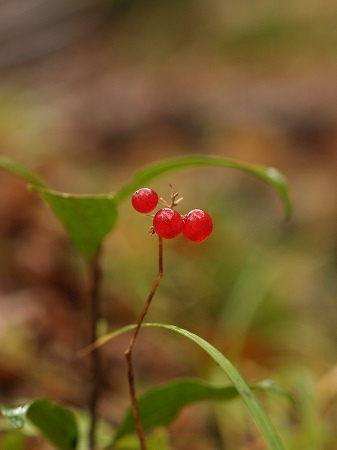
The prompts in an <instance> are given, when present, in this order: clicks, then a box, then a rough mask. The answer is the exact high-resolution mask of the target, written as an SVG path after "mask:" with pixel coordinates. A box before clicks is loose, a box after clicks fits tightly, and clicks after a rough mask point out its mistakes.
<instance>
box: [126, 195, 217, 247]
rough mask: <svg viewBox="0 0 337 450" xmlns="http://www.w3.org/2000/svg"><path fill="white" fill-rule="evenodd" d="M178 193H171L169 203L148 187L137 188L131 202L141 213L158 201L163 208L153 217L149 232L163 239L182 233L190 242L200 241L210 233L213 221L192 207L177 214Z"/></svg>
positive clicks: (152, 207)
mask: <svg viewBox="0 0 337 450" xmlns="http://www.w3.org/2000/svg"><path fill="white" fill-rule="evenodd" d="M177 196H178V194H173V193H172V195H171V204H167V203H166V202H165V201H164V200H162V199H159V197H158V194H157V193H156V192H155V191H154V190H153V189H150V188H141V189H138V190H137V191H136V192H135V193H134V194H133V196H132V199H131V203H132V206H133V207H134V209H135V210H136V211H138V212H140V213H142V214H148V213H150V212H151V211H153V210H154V209H155V208H156V207H157V205H158V203H159V201H161V203H163V204H164V206H165V207H164V208H161V209H159V210H158V211H157V212H156V214H155V215H154V216H152V217H153V225H152V227H151V228H150V230H151V233H157V234H158V236H160V237H161V238H164V239H172V238H174V237H176V236H178V235H179V234H180V233H182V234H183V235H184V236H185V237H186V238H187V239H189V240H190V241H192V242H202V241H204V240H205V239H206V238H208V236H209V235H210V234H211V233H212V230H213V222H212V218H211V216H210V215H209V214H208V213H207V212H206V211H203V210H202V209H192V211H190V212H189V213H187V214H185V215H181V214H179V213H178V212H177V211H176V210H175V209H174V207H175V206H177V204H178V203H179V201H180V200H182V199H181V198H180V199H177Z"/></svg>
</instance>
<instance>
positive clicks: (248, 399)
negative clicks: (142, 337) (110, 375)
mask: <svg viewBox="0 0 337 450" xmlns="http://www.w3.org/2000/svg"><path fill="white" fill-rule="evenodd" d="M142 326H143V327H159V328H165V329H167V330H170V331H173V332H175V333H178V334H180V335H182V336H185V337H187V338H188V339H190V340H191V341H193V342H195V343H196V344H197V345H198V346H199V347H201V348H202V349H203V350H204V351H206V352H207V353H208V354H209V355H210V356H211V357H212V358H213V360H214V361H215V362H216V363H217V364H218V365H219V366H220V367H221V368H222V369H223V371H224V372H225V373H226V375H227V377H228V378H229V379H230V381H231V382H232V383H233V386H234V387H235V389H236V390H237V392H238V393H239V395H240V396H241V398H242V399H243V400H244V402H245V403H246V405H247V407H248V409H249V411H250V412H251V414H252V416H253V418H254V420H255V422H256V424H257V426H258V427H259V429H260V431H261V433H262V435H263V436H264V438H265V440H266V442H267V444H268V446H269V448H270V450H285V447H284V445H283V444H282V441H281V440H280V437H279V435H278V433H277V431H276V430H275V428H274V426H273V424H272V423H271V422H270V420H269V418H268V417H267V415H266V413H265V411H264V409H263V407H262V406H261V404H260V403H259V401H258V400H257V398H256V396H255V395H254V393H253V392H252V390H251V388H250V387H249V386H248V384H247V383H246V382H245V380H244V379H243V378H242V376H241V375H240V373H239V372H238V371H237V369H236V368H235V367H234V366H233V365H232V364H231V362H230V361H229V360H228V359H227V358H226V357H225V356H224V355H223V354H222V353H220V352H219V351H218V350H217V349H216V348H215V347H213V346H212V345H211V344H210V343H209V342H207V341H205V340H204V339H202V338H201V337H199V336H197V335H196V334H193V333H191V332H190V331H187V330H185V329H183V328H179V327H177V326H175V325H168V324H160V323H144V324H143V325H142ZM134 328H135V325H129V326H126V327H123V328H120V329H118V330H115V331H113V332H112V333H108V334H106V335H104V336H102V338H100V339H99V340H98V341H96V343H95V346H94V348H97V347H99V346H101V345H103V344H104V343H105V342H107V341H109V340H110V339H112V338H114V337H116V336H118V335H120V334H122V333H125V332H126V331H129V330H131V329H134ZM92 349H93V347H90V348H87V350H92Z"/></svg>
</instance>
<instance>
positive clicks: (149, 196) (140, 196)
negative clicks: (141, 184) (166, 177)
mask: <svg viewBox="0 0 337 450" xmlns="http://www.w3.org/2000/svg"><path fill="white" fill-rule="evenodd" d="M158 200H159V199H158V194H157V192H155V191H154V190H153V189H150V188H141V189H138V191H136V192H135V193H134V194H133V196H132V198H131V203H132V206H133V207H134V209H135V210H136V211H138V212H140V213H143V214H147V213H149V212H151V211H153V210H154V208H155V207H156V206H157V205H158Z"/></svg>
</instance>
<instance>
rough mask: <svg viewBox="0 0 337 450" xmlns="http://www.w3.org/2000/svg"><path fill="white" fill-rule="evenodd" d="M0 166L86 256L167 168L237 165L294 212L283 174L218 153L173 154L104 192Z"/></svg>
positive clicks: (3, 161)
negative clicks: (86, 191) (53, 184)
mask: <svg viewBox="0 0 337 450" xmlns="http://www.w3.org/2000/svg"><path fill="white" fill-rule="evenodd" d="M0 167H1V168H2V169H5V170H7V171H9V172H11V173H13V174H15V175H17V176H19V177H20V178H22V179H23V180H24V181H27V182H28V183H30V187H31V189H32V190H34V191H36V192H38V193H39V195H40V196H41V197H42V199H43V200H44V201H45V202H46V203H47V204H48V205H49V206H50V207H51V209H52V210H53V212H54V214H55V215H56V217H57V218H58V219H59V220H60V221H61V223H62V224H63V226H64V227H65V228H66V230H67V231H68V233H69V236H70V237H71V239H72V240H73V242H74V244H75V245H76V246H77V248H78V250H79V251H80V252H81V253H82V255H83V256H84V257H85V258H86V259H89V260H90V259H92V258H93V257H94V256H95V254H96V252H97V251H98V249H99V247H100V246H101V243H102V241H103V238H104V237H105V236H106V235H107V234H108V233H109V232H110V231H111V230H112V229H113V228H114V226H115V225H116V223H117V216H118V205H119V204H120V203H121V202H122V201H125V200H126V199H128V198H129V197H130V196H131V194H132V193H133V192H134V191H135V190H136V189H138V188H139V187H141V186H143V185H145V184H146V183H148V182H149V181H151V180H153V179H154V178H156V177H158V176H160V175H163V174H165V173H167V172H170V171H174V170H178V169H184V168H185V169H188V168H193V167H219V168H225V169H235V170H238V171H240V172H245V173H248V174H250V175H253V176H255V177H257V178H259V179H260V180H262V181H264V182H266V183H267V184H269V185H270V186H272V187H273V188H274V189H275V190H276V192H277V193H278V195H279V196H280V198H281V200H282V202H283V206H284V209H285V213H286V216H287V217H288V216H289V215H290V213H291V203H290V199H289V193H288V188H287V183H286V180H285V178H284V177H283V175H282V174H281V173H280V172H278V171H277V170H276V169H274V168H272V167H263V166H258V165H253V164H247V163H242V162H240V161H236V160H233V159H230V158H223V157H219V156H203V155H192V156H187V157H180V158H171V159H167V160H163V161H159V162H156V163H154V164H152V165H149V166H147V167H145V168H143V169H142V170H140V171H139V172H137V173H136V174H135V176H134V177H133V178H132V179H131V180H130V181H129V182H128V183H125V184H124V185H123V186H122V187H121V188H120V189H119V190H117V191H116V193H115V194H114V193H109V194H102V195H95V196H93V195H75V194H69V193H65V192H55V191H54V190H52V189H50V188H48V187H47V185H46V183H45V182H44V181H42V180H41V179H40V178H39V177H38V176H37V175H36V174H34V173H33V172H31V171H29V170H28V169H27V168H26V167H24V166H22V165H21V164H19V163H18V162H16V161H12V160H10V159H9V158H5V157H1V158H0Z"/></svg>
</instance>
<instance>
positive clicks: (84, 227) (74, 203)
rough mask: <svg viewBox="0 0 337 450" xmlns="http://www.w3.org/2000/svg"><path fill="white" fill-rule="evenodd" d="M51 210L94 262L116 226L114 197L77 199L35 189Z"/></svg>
mask: <svg viewBox="0 0 337 450" xmlns="http://www.w3.org/2000/svg"><path fill="white" fill-rule="evenodd" d="M33 189H34V190H36V191H37V192H38V193H39V194H40V195H41V197H42V198H43V200H45V202H46V203H48V205H49V206H50V207H51V209H52V210H53V212H54V214H55V216H56V217H57V218H58V219H59V220H60V222H61V223H62V224H63V226H64V227H65V228H66V230H67V231H68V233H69V236H70V237H71V239H72V240H73V242H74V244H75V245H76V246H77V248H78V249H79V250H80V252H81V253H82V255H83V256H84V257H85V258H86V259H89V260H91V259H93V258H94V256H95V254H96V253H97V251H98V249H99V247H100V245H101V243H102V240H103V238H104V237H105V236H106V235H107V234H108V233H109V231H110V230H111V229H112V228H113V227H114V225H115V224H116V222H117V207H116V202H115V199H114V196H113V194H106V195H95V196H91V195H74V194H66V193H63V192H55V191H52V190H50V189H45V188H40V187H35V186H34V187H33Z"/></svg>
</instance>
